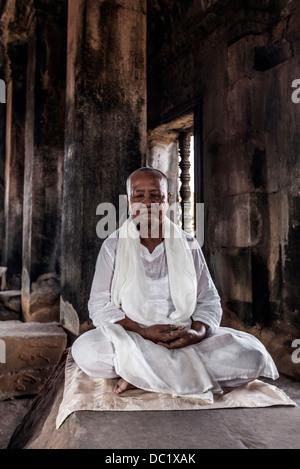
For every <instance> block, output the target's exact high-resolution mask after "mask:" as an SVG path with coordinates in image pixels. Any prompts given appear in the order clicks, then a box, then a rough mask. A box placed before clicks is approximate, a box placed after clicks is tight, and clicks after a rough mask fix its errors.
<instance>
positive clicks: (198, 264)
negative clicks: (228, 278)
mask: <svg viewBox="0 0 300 469" xmlns="http://www.w3.org/2000/svg"><path fill="white" fill-rule="evenodd" d="M191 247H192V249H191V252H192V256H193V259H194V264H195V269H196V275H197V304H196V308H195V311H194V313H193V315H192V319H193V321H201V322H203V323H204V324H207V325H208V326H209V327H210V330H213V329H215V328H216V327H218V326H219V325H220V322H221V318H222V307H221V300H220V296H219V294H218V291H217V289H216V287H215V285H214V282H213V280H212V278H211V275H210V273H209V270H208V267H207V264H206V261H205V258H204V256H203V253H202V250H201V248H200V246H199V244H198V242H197V240H196V239H194V240H193V241H192V246H191Z"/></svg>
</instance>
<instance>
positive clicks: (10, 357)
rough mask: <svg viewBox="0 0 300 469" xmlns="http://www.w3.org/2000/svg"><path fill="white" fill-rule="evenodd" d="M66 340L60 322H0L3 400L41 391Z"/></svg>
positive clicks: (0, 371)
mask: <svg viewBox="0 0 300 469" xmlns="http://www.w3.org/2000/svg"><path fill="white" fill-rule="evenodd" d="M66 344H67V334H66V333H65V331H64V330H63V329H62V327H61V326H60V325H59V324H58V323H56V322H52V323H37V322H25V323H24V322H21V321H2V322H0V400H5V399H9V398H11V397H17V396H24V395H32V394H37V393H38V392H39V390H40V389H41V387H42V386H43V384H44V383H45V381H46V379H47V378H48V376H49V375H50V373H51V371H52V369H53V367H54V366H55V365H56V364H57V363H58V361H59V360H60V357H61V355H62V353H63V351H64V350H65V348H66Z"/></svg>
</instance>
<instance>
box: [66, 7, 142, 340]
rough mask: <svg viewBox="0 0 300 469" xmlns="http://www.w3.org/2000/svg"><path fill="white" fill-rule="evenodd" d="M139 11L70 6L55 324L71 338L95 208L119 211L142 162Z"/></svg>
mask: <svg viewBox="0 0 300 469" xmlns="http://www.w3.org/2000/svg"><path fill="white" fill-rule="evenodd" d="M145 5H146V2H145V1H144V0H140V1H133V0H129V1H128V0H118V1H115V2H112V1H111V2H107V1H101V0H100V1H97V2H95V1H93V0H80V1H78V0H76V1H75V0H69V12H68V52H67V90H66V94H67V101H66V106H67V108H66V144H65V161H64V197H63V219H62V222H63V227H62V266H63V270H62V294H61V320H62V322H63V323H64V325H65V327H66V328H68V329H69V330H70V331H72V332H74V333H75V334H78V333H79V331H80V329H81V330H82V328H83V327H85V326H84V325H83V323H86V321H87V320H88V310H87V302H88V298H89V294H90V288H91V284H92V279H93V275H94V268H95V262H96V257H97V254H98V251H99V248H100V246H101V243H102V242H103V239H100V238H99V237H97V234H96V225H97V222H98V221H99V216H97V215H96V209H97V206H98V205H99V204H100V203H102V202H108V203H111V204H113V205H114V206H115V207H118V204H119V194H125V181H126V177H127V175H128V174H129V173H130V172H131V171H133V170H134V169H136V168H138V167H139V166H140V165H141V164H142V163H143V162H144V158H145V155H146V145H147V144H146V10H145ZM80 324H81V326H80Z"/></svg>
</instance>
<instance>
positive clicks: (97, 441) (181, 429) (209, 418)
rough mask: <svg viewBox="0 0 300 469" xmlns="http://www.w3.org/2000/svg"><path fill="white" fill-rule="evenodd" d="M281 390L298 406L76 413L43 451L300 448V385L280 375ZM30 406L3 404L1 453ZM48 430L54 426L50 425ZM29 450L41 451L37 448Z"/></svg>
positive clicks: (27, 403) (23, 400)
mask: <svg viewBox="0 0 300 469" xmlns="http://www.w3.org/2000/svg"><path fill="white" fill-rule="evenodd" d="M266 381H267V380H266ZM272 384H273V383H272ZM276 385H277V386H278V387H279V388H281V389H283V390H284V391H285V392H286V394H287V395H288V396H289V397H290V398H291V399H292V400H293V401H294V402H295V403H296V404H297V407H284V406H281V407H268V408H257V409H215V410H208V411H205V410H201V411H181V412H180V411H161V412H153V411H152V412H91V411H83V412H75V413H74V414H72V415H71V416H70V417H69V418H68V419H67V420H66V422H65V423H64V425H63V427H64V430H63V431H60V432H58V433H59V434H58V433H57V436H55V433H56V431H55V429H54V431H53V430H52V431H50V433H52V436H51V441H50V442H46V443H43V444H45V446H44V448H51V449H63V448H66V449H72V448H76V449H106V450H107V451H108V450H113V449H119V450H122V449H126V450H128V449H152V450H154V449H174V450H175V449H179V448H180V449H181V450H188V449H194V450H196V449H257V448H258V449H300V382H296V381H293V380H291V379H289V378H286V377H284V376H281V377H280V378H279V379H278V380H277V382H276ZM31 402H32V397H28V398H19V399H14V400H8V401H2V402H0V422H1V423H0V448H1V449H5V448H7V445H8V443H9V440H10V437H11V435H12V434H13V432H14V430H15V428H16V426H17V425H18V424H19V423H20V422H21V420H22V419H23V417H24V415H25V414H26V413H27V411H28V409H29V407H30V405H31ZM298 406H299V407H298ZM47 418H48V417H47ZM48 425H50V426H51V423H48ZM61 428H62V427H61ZM50 430H51V429H50ZM70 435H72V441H71V437H70ZM47 438H48V437H47ZM35 445H36V446H35ZM29 447H31V448H32V447H33V448H34V447H39V446H38V443H35V444H33V445H31V446H29ZM108 454H111V452H110V453H108ZM115 454H117V453H115Z"/></svg>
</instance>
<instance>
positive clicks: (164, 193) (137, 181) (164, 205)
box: [127, 171, 171, 227]
mask: <svg viewBox="0 0 300 469" xmlns="http://www.w3.org/2000/svg"><path fill="white" fill-rule="evenodd" d="M170 198H171V194H170V193H168V190H167V183H166V181H165V180H164V178H163V177H162V176H160V175H159V174H156V173H155V172H153V173H152V172H150V171H147V172H146V171H145V172H143V171H138V172H136V173H134V174H133V175H132V176H131V178H130V185H129V194H128V197H127V201H128V207H129V211H130V214H131V216H132V218H137V217H138V219H137V221H138V222H139V223H140V224H141V225H147V226H150V225H151V226H152V227H155V225H157V223H159V224H160V223H161V222H162V220H163V219H164V217H165V215H166V213H167V211H168V207H169V202H170Z"/></svg>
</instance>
